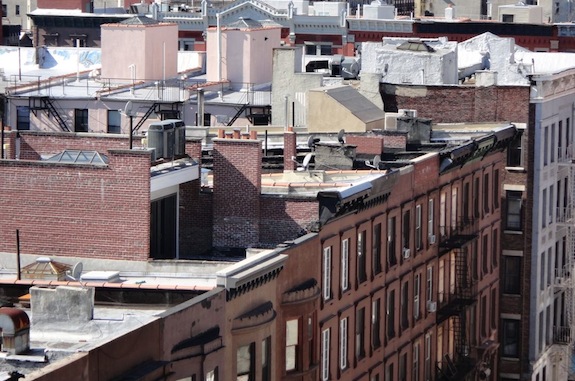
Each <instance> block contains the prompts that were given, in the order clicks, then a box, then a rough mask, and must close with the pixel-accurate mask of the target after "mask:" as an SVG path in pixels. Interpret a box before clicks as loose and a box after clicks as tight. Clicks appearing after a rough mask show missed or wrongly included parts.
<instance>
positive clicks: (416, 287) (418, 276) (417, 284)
mask: <svg viewBox="0 0 575 381" xmlns="http://www.w3.org/2000/svg"><path fill="white" fill-rule="evenodd" d="M420 288H421V274H419V273H418V274H415V281H414V284H413V318H414V319H415V320H417V319H419V305H420V303H419V290H420Z"/></svg>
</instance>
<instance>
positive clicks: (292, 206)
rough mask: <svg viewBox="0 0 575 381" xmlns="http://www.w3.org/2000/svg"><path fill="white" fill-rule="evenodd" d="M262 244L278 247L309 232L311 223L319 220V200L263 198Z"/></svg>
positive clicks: (261, 210)
mask: <svg viewBox="0 0 575 381" xmlns="http://www.w3.org/2000/svg"><path fill="white" fill-rule="evenodd" d="M260 208H261V209H260V213H261V218H260V242H261V243H262V244H263V245H265V246H273V245H277V244H279V243H281V242H283V241H285V240H287V239H294V238H296V237H298V236H299V235H301V233H302V232H304V231H306V232H307V230H308V228H309V223H310V222H311V221H316V220H317V219H318V218H319V209H318V203H317V200H316V199H315V198H314V199H311V200H310V199H286V198H279V197H273V196H263V197H262V198H261V203H260Z"/></svg>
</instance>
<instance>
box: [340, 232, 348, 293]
mask: <svg viewBox="0 0 575 381" xmlns="http://www.w3.org/2000/svg"><path fill="white" fill-rule="evenodd" d="M348 288H349V239H348V238H346V239H344V240H342V241H341V291H347V289H348Z"/></svg>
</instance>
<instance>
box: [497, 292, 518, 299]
mask: <svg viewBox="0 0 575 381" xmlns="http://www.w3.org/2000/svg"><path fill="white" fill-rule="evenodd" d="M501 296H508V297H515V298H519V297H521V294H506V293H505V292H503V293H501Z"/></svg>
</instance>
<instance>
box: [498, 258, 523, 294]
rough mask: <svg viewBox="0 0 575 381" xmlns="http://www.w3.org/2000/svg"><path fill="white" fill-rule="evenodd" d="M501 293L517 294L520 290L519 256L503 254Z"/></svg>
mask: <svg viewBox="0 0 575 381" xmlns="http://www.w3.org/2000/svg"><path fill="white" fill-rule="evenodd" d="M503 267H504V269H503V274H505V276H504V277H502V278H501V279H502V280H503V293H504V294H515V295H519V293H520V292H521V282H520V280H521V276H520V274H521V257H511V256H507V255H506V256H503Z"/></svg>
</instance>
